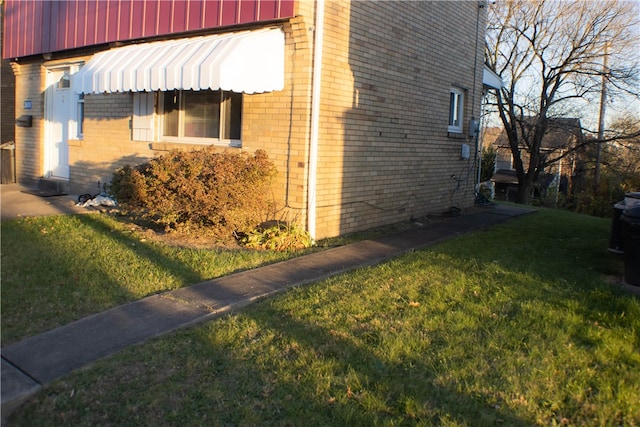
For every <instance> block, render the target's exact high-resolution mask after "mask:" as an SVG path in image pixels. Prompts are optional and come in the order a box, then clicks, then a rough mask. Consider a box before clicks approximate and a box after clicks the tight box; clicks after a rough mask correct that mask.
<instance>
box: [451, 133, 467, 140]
mask: <svg viewBox="0 0 640 427" xmlns="http://www.w3.org/2000/svg"><path fill="white" fill-rule="evenodd" d="M447 137H449V138H451V139H466V136H465V134H464V133H462V132H448V133H447Z"/></svg>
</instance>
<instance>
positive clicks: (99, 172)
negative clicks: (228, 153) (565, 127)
mask: <svg viewBox="0 0 640 427" xmlns="http://www.w3.org/2000/svg"><path fill="white" fill-rule="evenodd" d="M5 12H6V13H5V38H4V43H3V58H7V59H10V60H11V63H12V68H13V72H14V74H15V77H16V112H15V115H16V117H22V120H21V121H20V123H18V126H17V127H16V143H17V149H16V155H17V174H18V181H19V182H21V183H24V184H27V185H36V184H37V182H38V181H40V180H43V179H46V180H53V181H57V182H59V183H61V184H62V185H64V186H68V189H69V191H70V192H72V193H74V194H80V193H95V192H97V191H98V189H99V186H101V185H104V184H105V183H108V182H109V180H110V178H111V175H112V172H113V171H114V170H115V169H117V168H118V167H121V166H124V165H126V164H136V163H140V162H143V161H146V160H148V159H149V158H152V157H154V156H157V155H159V154H162V153H166V152H167V150H172V149H192V148H198V147H201V146H202V145H211V144H213V145H215V146H217V147H220V149H221V150H245V151H248V152H254V151H255V150H258V149H264V150H265V151H266V152H267V154H268V155H269V158H270V159H271V160H272V161H273V162H274V163H275V165H276V167H277V169H278V172H279V173H278V178H277V180H276V182H275V184H274V188H273V197H274V198H275V201H276V202H277V205H278V212H275V213H274V215H276V216H277V217H278V219H286V220H290V221H294V220H295V221H298V222H300V223H302V224H304V225H305V226H306V228H307V229H308V230H309V231H310V233H311V234H312V236H314V237H316V238H323V237H330V236H336V235H341V234H345V233H349V232H353V231H357V230H363V229H367V228H370V227H374V226H379V225H383V224H389V223H394V222H398V221H402V220H406V219H409V218H410V217H419V216H422V215H425V214H427V213H429V212H437V211H442V210H445V209H447V208H449V207H450V206H457V207H460V208H465V207H468V206H470V205H471V204H473V201H474V175H475V174H474V170H475V165H474V163H473V157H474V156H473V154H474V153H473V148H472V149H471V156H467V155H466V154H465V153H467V152H468V151H469V150H468V148H469V146H471V147H473V144H474V138H473V137H472V136H469V135H470V134H473V132H470V129H469V127H470V123H471V119H472V118H473V117H479V116H480V103H481V98H482V89H483V72H484V71H485V70H484V66H483V45H484V34H485V15H486V10H485V8H484V2H478V1H456V2H396V1H375V2H374V1H348V0H326V1H324V0H318V1H315V2H314V1H310V0H295V1H294V0H254V1H250V0H226V1H220V0H202V1H193V0H192V1H188V0H183V1H179V0H174V1H159V0H133V1H131V0H110V1H98V2H96V1H93V0H67V1H56V2H22V1H19V0H5ZM25 35H28V36H25ZM28 117H31V122H30V123H28V122H26V121H25V120H24V119H25V118H28ZM474 127H475V126H474Z"/></svg>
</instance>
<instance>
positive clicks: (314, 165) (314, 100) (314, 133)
mask: <svg viewBox="0 0 640 427" xmlns="http://www.w3.org/2000/svg"><path fill="white" fill-rule="evenodd" d="M314 30H315V34H314V40H313V77H312V83H311V84H312V88H311V135H310V138H309V175H308V180H307V181H308V182H307V231H308V232H309V235H310V236H311V238H312V239H313V240H315V238H316V204H317V200H316V185H317V178H318V135H319V129H320V84H321V82H322V45H323V39H324V0H317V1H316V16H315V28H314Z"/></svg>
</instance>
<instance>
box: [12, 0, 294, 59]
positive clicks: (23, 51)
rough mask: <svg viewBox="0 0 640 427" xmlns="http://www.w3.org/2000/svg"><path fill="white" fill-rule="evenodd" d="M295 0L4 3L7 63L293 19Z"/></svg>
mask: <svg viewBox="0 0 640 427" xmlns="http://www.w3.org/2000/svg"><path fill="white" fill-rule="evenodd" d="M294 6H295V0H107V1H105V0H59V1H40V0H5V2H4V8H5V19H4V40H3V46H2V48H3V49H2V57H3V58H19V57H23V56H29V55H36V54H40V53H45V52H57V51H61V50H65V49H74V48H78V47H83V46H91V45H95V44H101V43H109V42H115V41H124V40H134V39H141V38H145V37H153V36H160V35H166V34H172V33H183V32H187V31H195V30H202V29H207V28H218V27H225V26H233V25H238V24H248V23H252V22H261V21H270V20H273V19H281V18H289V17H292V16H293V12H294Z"/></svg>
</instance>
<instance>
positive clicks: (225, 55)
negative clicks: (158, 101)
mask: <svg viewBox="0 0 640 427" xmlns="http://www.w3.org/2000/svg"><path fill="white" fill-rule="evenodd" d="M72 79H73V82H72V85H73V86H72V87H73V89H74V91H75V92H76V93H105V92H106V93H113V92H129V91H130V92H153V91H157V90H159V91H168V90H174V89H182V90H207V89H211V90H217V89H222V90H229V91H233V92H244V93H260V92H272V91H277V90H282V89H283V88H284V33H283V31H282V30H281V29H278V28H271V29H262V30H254V31H242V32H236V33H226V34H216V35H211V36H202V37H193V38H181V39H177V40H169V41H161V42H152V43H143V44H135V45H130V46H125V47H119V48H114V49H110V50H108V51H105V52H100V53H98V54H96V55H94V56H93V58H92V59H91V60H90V61H89V62H87V64H85V66H84V67H82V69H81V70H80V71H79V72H78V73H76V74H74V75H73V76H72Z"/></svg>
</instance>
